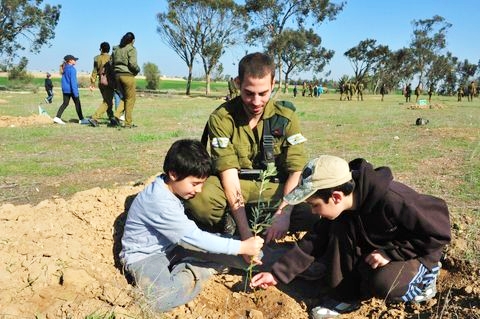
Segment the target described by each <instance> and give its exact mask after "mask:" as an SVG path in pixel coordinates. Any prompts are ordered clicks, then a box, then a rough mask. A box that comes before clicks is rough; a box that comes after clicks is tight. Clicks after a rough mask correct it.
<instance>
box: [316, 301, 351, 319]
mask: <svg viewBox="0 0 480 319" xmlns="http://www.w3.org/2000/svg"><path fill="white" fill-rule="evenodd" d="M359 307H360V305H359V304H358V303H347V302H338V301H335V300H333V299H329V298H327V299H326V300H325V301H324V302H323V303H322V304H321V305H320V306H318V307H315V308H313V309H312V312H311V314H312V318H313V319H323V318H334V317H338V316H340V315H342V314H344V313H349V312H352V311H355V310H357V309H358V308H359Z"/></svg>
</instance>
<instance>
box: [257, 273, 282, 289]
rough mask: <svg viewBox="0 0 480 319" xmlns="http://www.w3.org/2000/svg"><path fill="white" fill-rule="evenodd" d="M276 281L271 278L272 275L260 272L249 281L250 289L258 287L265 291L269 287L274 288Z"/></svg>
mask: <svg viewBox="0 0 480 319" xmlns="http://www.w3.org/2000/svg"><path fill="white" fill-rule="evenodd" d="M276 284H277V281H276V280H275V278H274V277H273V275H272V274H271V273H269V272H261V273H258V274H256V275H255V276H253V278H252V280H250V287H251V288H256V287H260V288H262V289H267V288H268V287H270V286H275V285H276Z"/></svg>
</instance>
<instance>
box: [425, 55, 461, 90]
mask: <svg viewBox="0 0 480 319" xmlns="http://www.w3.org/2000/svg"><path fill="white" fill-rule="evenodd" d="M457 63H458V58H457V57H455V56H453V55H452V53H451V52H447V53H446V54H443V55H440V56H436V57H434V59H433V61H431V66H430V68H429V69H428V71H427V73H426V74H425V77H426V80H427V87H428V88H430V87H431V88H432V89H433V91H437V89H438V88H439V85H443V87H444V88H445V87H452V86H453V87H454V86H455V84H456V83H455V82H456V79H457V75H456V74H455V73H456V67H457ZM452 80H453V82H454V83H453V85H452V84H451V83H449V82H451V81H452ZM444 84H447V85H444Z"/></svg>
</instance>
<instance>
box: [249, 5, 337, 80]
mask: <svg viewBox="0 0 480 319" xmlns="http://www.w3.org/2000/svg"><path fill="white" fill-rule="evenodd" d="M344 5H345V3H344V2H339V3H333V1H330V0H246V1H245V9H246V11H247V13H248V14H249V16H250V18H251V19H250V21H251V27H250V29H249V31H248V33H247V42H248V43H250V44H251V45H255V46H262V47H264V48H269V50H270V52H269V53H270V54H272V55H273V56H274V57H275V60H276V62H277V68H278V73H279V75H278V77H279V79H278V80H279V86H280V87H281V85H282V69H283V66H282V62H283V61H282V53H283V51H284V49H283V48H282V47H276V46H275V45H274V44H275V43H281V41H280V40H278V38H279V37H281V36H282V34H283V33H284V32H285V31H286V29H287V27H292V26H295V27H296V29H298V30H302V29H305V26H306V25H307V24H309V23H310V24H311V26H312V27H316V28H318V27H319V26H320V25H321V23H322V22H323V21H325V20H326V19H328V20H334V19H335V17H336V16H337V14H338V13H339V12H340V11H341V10H342V9H343V7H344Z"/></svg>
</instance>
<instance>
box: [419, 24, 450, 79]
mask: <svg viewBox="0 0 480 319" xmlns="http://www.w3.org/2000/svg"><path fill="white" fill-rule="evenodd" d="M412 24H413V36H412V41H411V43H410V49H411V50H412V52H413V55H412V60H411V63H412V64H413V67H414V69H415V72H416V74H418V81H419V83H422V81H423V76H424V75H425V74H426V73H427V72H428V69H429V68H430V67H431V66H432V64H431V63H432V61H433V60H434V59H435V57H436V56H439V55H442V51H443V50H444V49H445V48H446V46H447V31H448V29H449V28H450V27H451V26H452V24H450V23H448V22H446V21H445V18H443V17H441V16H439V15H435V16H433V17H432V18H430V19H423V20H413V21H412Z"/></svg>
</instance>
